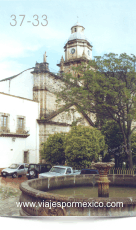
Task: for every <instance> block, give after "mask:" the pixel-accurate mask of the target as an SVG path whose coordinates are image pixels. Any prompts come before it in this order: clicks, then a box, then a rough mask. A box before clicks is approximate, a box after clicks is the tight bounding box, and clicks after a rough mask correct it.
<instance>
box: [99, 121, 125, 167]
mask: <svg viewBox="0 0 136 230" xmlns="http://www.w3.org/2000/svg"><path fill="white" fill-rule="evenodd" d="M101 132H102V134H103V135H104V137H105V143H106V145H107V150H106V151H104V156H103V161H106V162H108V161H110V160H111V158H113V157H114V158H115V168H118V167H122V163H123V162H124V161H125V162H126V160H127V155H126V153H125V151H124V145H123V135H122V133H121V132H120V128H119V125H118V124H117V123H116V122H115V121H113V120H107V121H105V122H104V124H103V126H102V128H101Z"/></svg>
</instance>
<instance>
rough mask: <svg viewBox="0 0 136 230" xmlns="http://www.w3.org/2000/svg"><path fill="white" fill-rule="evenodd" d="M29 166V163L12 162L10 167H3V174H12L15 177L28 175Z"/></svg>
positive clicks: (4, 175)
mask: <svg viewBox="0 0 136 230" xmlns="http://www.w3.org/2000/svg"><path fill="white" fill-rule="evenodd" d="M28 166H29V164H26V163H20V164H12V165H10V166H9V167H8V168H5V169H3V170H2V171H1V175H2V176H3V177H7V176H12V177H13V178H16V177H18V176H22V175H26V173H27V170H28Z"/></svg>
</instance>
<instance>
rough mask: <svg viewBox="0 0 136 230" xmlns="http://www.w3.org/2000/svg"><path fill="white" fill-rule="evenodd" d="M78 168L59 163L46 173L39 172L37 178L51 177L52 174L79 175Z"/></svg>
mask: <svg viewBox="0 0 136 230" xmlns="http://www.w3.org/2000/svg"><path fill="white" fill-rule="evenodd" d="M80 172H81V171H80V170H73V169H72V167H69V166H61V165H56V166H53V167H52V168H51V170H50V171H49V172H46V173H40V174H39V178H44V177H53V176H57V177H58V176H64V175H65V176H67V175H79V174H80Z"/></svg>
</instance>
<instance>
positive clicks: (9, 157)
mask: <svg viewBox="0 0 136 230" xmlns="http://www.w3.org/2000/svg"><path fill="white" fill-rule="evenodd" d="M2 113H6V114H9V117H10V119H9V120H10V122H9V127H8V129H9V130H10V133H16V128H17V116H24V117H25V121H26V124H25V130H26V131H27V130H29V134H30V136H29V137H27V138H21V137H15V142H14V141H13V137H2V136H0V168H4V167H7V166H9V165H10V164H12V163H21V162H22V163H23V159H24V151H29V162H30V163H38V162H39V126H38V124H37V121H36V119H38V116H39V103H37V102H34V101H31V100H26V99H21V98H18V97H15V96H10V95H5V94H3V93H0V114H2Z"/></svg>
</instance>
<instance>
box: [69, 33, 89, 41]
mask: <svg viewBox="0 0 136 230" xmlns="http://www.w3.org/2000/svg"><path fill="white" fill-rule="evenodd" d="M74 39H83V40H88V39H87V37H86V36H85V35H84V34H83V33H82V32H75V33H72V34H71V35H70V37H69V39H68V41H71V40H74Z"/></svg>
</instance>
